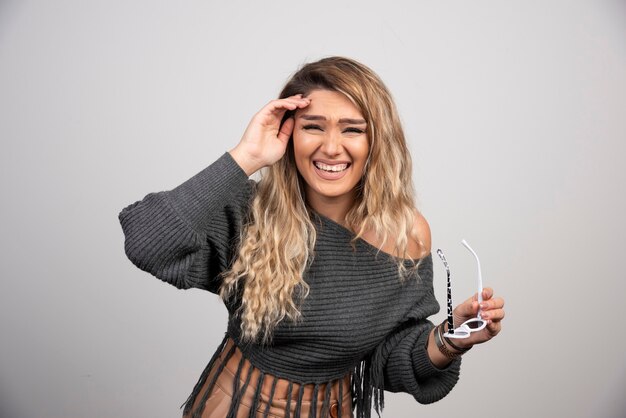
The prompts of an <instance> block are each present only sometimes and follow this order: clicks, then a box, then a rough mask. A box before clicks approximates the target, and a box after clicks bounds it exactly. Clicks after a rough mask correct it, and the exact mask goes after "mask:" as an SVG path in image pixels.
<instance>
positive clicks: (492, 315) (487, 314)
mask: <svg viewBox="0 0 626 418" xmlns="http://www.w3.org/2000/svg"><path fill="white" fill-rule="evenodd" d="M504 315H505V314H504V309H492V310H490V311H482V312H481V313H480V317H481V318H482V319H488V320H490V321H493V322H500V321H502V319H504Z"/></svg>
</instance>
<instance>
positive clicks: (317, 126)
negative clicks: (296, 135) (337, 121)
mask: <svg viewBox="0 0 626 418" xmlns="http://www.w3.org/2000/svg"><path fill="white" fill-rule="evenodd" d="M302 129H318V130H320V131H321V130H322V128H321V127H320V126H319V125H304V126H303V127H302Z"/></svg>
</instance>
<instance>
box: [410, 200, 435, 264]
mask: <svg viewBox="0 0 626 418" xmlns="http://www.w3.org/2000/svg"><path fill="white" fill-rule="evenodd" d="M410 238H411V239H409V248H408V249H407V251H408V253H409V255H410V256H411V258H422V257H425V256H427V255H428V254H430V251H431V247H430V246H431V237H430V225H428V221H426V218H425V217H424V215H422V213H421V212H419V211H418V210H417V209H416V210H415V211H414V217H413V229H412V231H411V237H410Z"/></svg>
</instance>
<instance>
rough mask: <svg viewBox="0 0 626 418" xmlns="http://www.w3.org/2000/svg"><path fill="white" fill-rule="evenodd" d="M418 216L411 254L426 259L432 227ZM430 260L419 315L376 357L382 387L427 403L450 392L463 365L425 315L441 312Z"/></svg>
mask: <svg viewBox="0 0 626 418" xmlns="http://www.w3.org/2000/svg"><path fill="white" fill-rule="evenodd" d="M414 219H415V220H414V225H413V230H412V233H411V238H412V240H410V243H409V251H410V255H411V256H412V257H413V258H424V257H426V256H427V255H428V254H430V251H431V234H430V227H429V225H428V222H427V221H426V219H425V218H424V216H422V214H421V213H419V212H418V211H415V218H414ZM426 260H428V261H429V263H427V264H426V263H425V265H424V267H425V268H424V269H422V268H420V280H421V282H420V284H421V286H424V290H425V292H424V294H423V295H424V296H423V297H421V298H420V300H416V301H415V308H414V309H413V310H412V312H414V313H415V314H411V315H410V318H407V320H406V321H405V322H403V323H402V324H400V325H399V326H398V327H397V328H396V329H395V330H394V331H393V332H392V333H391V334H390V335H389V336H387V338H386V339H385V341H383V343H381V344H380V345H379V346H378V347H377V348H376V349H375V351H374V353H373V357H372V361H373V365H374V367H375V368H378V369H379V372H378V373H377V374H378V375H379V376H382V379H383V381H382V382H379V383H378V384H379V387H380V386H383V387H384V389H385V390H388V391H390V392H407V393H410V394H411V395H413V397H414V398H415V399H416V400H417V401H418V402H420V403H424V404H426V403H432V402H436V401H438V400H440V399H441V398H443V397H444V396H446V395H447V394H448V393H449V392H450V390H451V389H452V388H453V387H454V385H455V384H456V382H457V381H458V378H459V372H460V365H461V360H460V358H457V359H455V360H454V361H451V360H450V359H448V358H447V357H445V356H444V355H443V354H442V353H441V352H440V351H439V349H438V348H437V345H436V344H435V340H434V336H433V329H434V326H433V324H432V323H431V322H430V321H428V320H427V319H426V318H425V317H424V316H425V315H426V316H427V315H432V314H435V313H437V312H438V311H439V304H438V302H437V300H436V298H435V295H434V291H433V285H432V279H433V270H432V259H426V258H424V261H426ZM417 312H420V313H419V314H418V313H417ZM425 313H426V314H425ZM379 380H380V379H379Z"/></svg>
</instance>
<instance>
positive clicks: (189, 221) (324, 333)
mask: <svg viewBox="0 0 626 418" xmlns="http://www.w3.org/2000/svg"><path fill="white" fill-rule="evenodd" d="M255 186H256V182H255V181H254V180H251V179H249V178H248V176H247V175H246V173H245V172H244V171H243V169H242V168H241V167H240V166H239V165H238V164H237V162H236V161H235V160H234V159H233V158H232V156H231V155H230V154H229V153H228V152H226V153H224V154H223V155H222V156H221V157H219V158H218V159H217V160H216V161H214V162H213V163H212V164H210V165H209V166H208V167H206V168H204V169H203V170H202V171H200V172H199V173H197V174H196V175H194V176H193V177H191V178H190V179H188V180H187V181H185V182H184V183H182V184H180V185H179V186H177V187H175V188H174V189H172V190H169V191H161V192H155V193H149V194H147V195H146V196H145V197H144V198H143V199H142V200H139V201H137V202H135V203H132V204H130V205H128V206H127V207H125V208H124V209H122V211H121V212H120V213H119V216H118V217H119V221H120V223H121V226H122V230H123V232H124V235H125V243H124V248H125V252H126V255H127V256H128V258H129V259H130V260H131V261H132V263H133V264H134V265H135V266H137V267H138V268H140V269H141V270H144V271H146V272H149V273H150V274H152V275H154V276H155V277H157V278H159V279H161V280H163V281H165V282H167V283H169V284H171V285H173V286H175V287H177V288H179V289H190V288H199V289H204V290H208V291H209V292H212V293H217V292H218V291H219V287H220V273H222V272H224V271H226V270H227V269H228V268H229V267H230V266H231V265H232V262H233V261H234V257H235V256H236V254H237V249H238V243H239V241H238V240H239V233H240V231H241V228H242V227H243V225H244V222H245V220H246V217H247V214H248V213H249V212H248V210H249V206H250V203H251V199H252V197H253V196H254V193H255V190H256V187H255ZM312 214H313V215H312V219H313V220H314V224H315V227H316V231H317V239H316V243H315V247H314V254H313V261H312V263H311V264H310V267H308V269H307V270H306V272H305V274H304V276H303V278H304V280H305V281H306V283H307V284H308V285H309V287H310V290H309V294H308V296H307V297H306V298H305V299H304V301H303V303H302V305H301V306H300V311H301V313H302V320H301V321H299V322H298V323H297V325H296V324H294V323H292V322H290V321H288V320H283V321H282V322H281V323H279V325H278V327H277V328H276V329H275V331H274V334H273V341H272V343H271V345H270V346H260V345H256V344H253V343H248V344H245V343H243V342H242V340H241V338H240V319H239V317H238V315H236V314H235V309H236V306H237V304H236V303H232V304H231V303H225V305H226V307H227V309H228V312H229V320H228V325H227V331H226V335H225V337H224V339H223V340H222V342H221V344H219V346H218V348H217V351H216V352H215V355H213V358H212V359H211V361H209V364H208V365H207V367H206V368H205V370H204V372H203V373H202V374H201V376H200V379H199V381H198V382H197V383H196V386H195V388H194V390H193V391H192V393H191V395H190V396H189V398H188V399H187V401H186V403H185V413H186V412H189V408H191V406H192V405H193V403H194V400H195V398H196V397H197V396H206V395H208V394H202V393H198V392H199V389H200V388H201V386H202V385H203V384H204V383H205V381H206V378H207V374H208V371H209V369H210V368H211V367H212V365H213V363H214V361H215V359H216V358H217V355H218V353H219V352H220V350H221V349H222V348H223V347H224V345H225V341H226V338H228V337H230V338H232V339H233V340H234V341H235V343H236V344H237V346H238V347H239V348H240V349H241V351H242V352H243V355H244V357H245V358H247V359H248V360H249V361H250V363H251V364H252V366H253V367H255V368H257V369H259V370H260V371H261V374H260V376H263V375H265V374H269V375H273V376H275V377H279V378H284V379H288V380H290V381H292V382H297V383H299V384H301V385H303V384H309V383H312V384H315V385H316V386H322V385H324V386H325V387H327V388H330V387H331V385H330V384H327V383H333V382H336V381H339V382H341V381H342V377H343V376H345V374H346V373H351V382H352V384H351V387H350V388H345V389H344V390H351V391H352V403H353V405H352V407H353V408H355V409H356V417H357V418H360V417H370V413H371V409H372V406H373V407H374V408H375V410H376V412H377V413H379V412H380V411H382V408H383V406H384V397H383V390H387V391H390V392H407V393H409V394H411V395H413V397H414V398H415V399H416V400H417V401H418V402H419V403H422V404H427V403H432V402H435V401H438V400H440V399H441V398H443V397H444V396H446V395H447V394H448V392H449V391H450V390H451V389H452V388H453V387H454V385H455V384H456V382H457V381H458V378H459V370H460V362H461V361H460V358H459V359H456V360H454V361H452V363H450V364H449V365H448V366H447V367H446V368H444V369H439V368H436V367H435V366H434V365H433V364H432V363H431V361H430V359H429V357H428V354H427V351H426V345H427V340H428V334H429V331H430V330H431V329H432V328H433V324H432V322H430V321H429V320H428V319H427V318H428V317H429V316H430V315H433V314H435V313H436V312H438V311H439V304H438V302H437V300H436V299H435V296H434V293H433V281H432V279H433V268H432V254H429V255H428V256H426V257H424V258H422V259H421V260H419V266H418V268H417V270H415V271H414V273H413V274H412V276H411V277H409V279H408V280H405V281H404V282H401V281H400V278H399V276H398V269H397V264H396V260H397V259H396V258H395V257H394V256H392V255H391V254H388V253H385V252H383V251H379V249H378V248H376V247H375V246H373V245H372V244H370V243H368V242H367V241H365V240H363V239H358V240H357V241H356V246H355V247H353V246H352V245H351V243H350V241H351V239H352V238H353V237H354V233H353V232H352V231H350V230H348V229H347V228H345V227H343V226H342V225H340V224H339V223H336V222H335V221H333V220H331V219H330V218H327V217H325V216H323V215H321V214H319V213H317V212H315V211H312ZM412 261H417V260H403V262H404V263H406V266H407V267H411V266H412ZM214 379H215V378H214ZM260 387H261V385H258V388H260ZM301 387H302V386H301ZM340 389H341V388H340ZM315 393H317V391H315ZM256 398H257V399H258V396H257V397H256ZM233 399H234V401H233V402H232V403H233V405H232V409H231V411H233V410H236V408H237V405H235V403H236V402H237V394H236V393H235V394H234V395H233ZM339 401H341V397H340V399H339ZM312 404H315V402H312ZM256 407H257V405H253V407H252V408H251V410H252V411H254V410H256ZM339 411H341V406H340V407H339ZM235 414H236V412H235ZM235 414H233V416H235ZM379 415H380V413H379ZM295 418H297V417H295Z"/></svg>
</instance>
